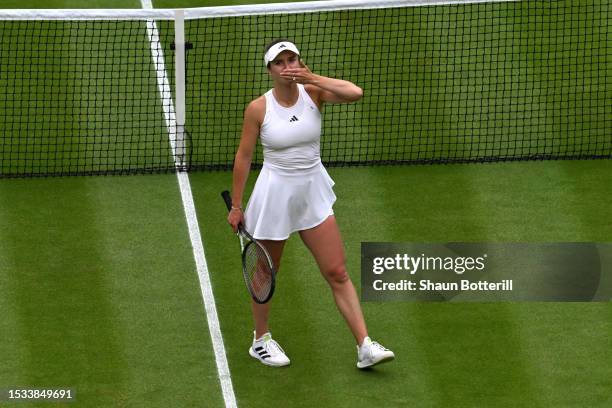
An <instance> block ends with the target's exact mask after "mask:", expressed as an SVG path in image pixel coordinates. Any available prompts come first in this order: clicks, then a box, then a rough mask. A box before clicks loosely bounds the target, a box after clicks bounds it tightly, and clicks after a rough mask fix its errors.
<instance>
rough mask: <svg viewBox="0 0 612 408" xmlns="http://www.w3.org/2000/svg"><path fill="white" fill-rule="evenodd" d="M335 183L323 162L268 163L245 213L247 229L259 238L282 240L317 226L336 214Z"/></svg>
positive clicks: (257, 182) (258, 179)
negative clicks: (283, 165) (293, 166)
mask: <svg viewBox="0 0 612 408" xmlns="http://www.w3.org/2000/svg"><path fill="white" fill-rule="evenodd" d="M333 186H334V181H333V180H332V178H331V177H330V176H329V174H328V173H327V170H325V167H323V164H321V163H318V165H316V166H314V167H312V168H310V169H299V170H298V169H295V170H284V169H279V168H277V167H273V166H270V165H266V163H264V165H263V168H262V169H261V172H260V173H259V177H257V181H256V182H255V187H254V188H253V192H252V193H251V197H250V198H249V202H248V204H247V207H246V209H245V212H244V219H245V224H246V230H247V231H248V232H249V233H250V234H251V235H253V237H255V238H256V239H269V240H278V241H281V240H285V239H287V238H289V236H290V235H291V234H292V233H293V232H296V231H302V230H306V229H310V228H314V227H316V226H317V225H319V224H321V223H322V222H323V221H325V220H326V219H327V217H329V216H330V215H332V214H333V213H334V211H333V205H334V202H335V201H336V195H335V194H334V191H333V189H332V187H333Z"/></svg>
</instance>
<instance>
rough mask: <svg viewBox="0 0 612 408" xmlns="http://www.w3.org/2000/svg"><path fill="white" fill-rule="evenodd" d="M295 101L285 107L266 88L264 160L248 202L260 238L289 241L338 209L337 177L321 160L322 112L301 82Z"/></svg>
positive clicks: (249, 221)
mask: <svg viewBox="0 0 612 408" xmlns="http://www.w3.org/2000/svg"><path fill="white" fill-rule="evenodd" d="M297 86H298V89H299V97H298V100H297V102H296V103H295V105H293V106H292V107H290V108H285V107H284V106H282V105H280V104H279V103H278V102H277V100H276V98H275V97H274V95H273V93H272V90H270V91H268V92H266V93H265V95H264V96H265V99H266V115H265V117H264V121H263V123H262V125H261V131H260V135H259V137H260V139H261V144H262V145H263V155H264V163H263V168H262V169H261V172H260V173H259V177H258V178H257V181H256V183H255V187H254V189H253V192H252V193H251V197H250V198H249V202H248V204H247V207H246V210H245V213H244V218H245V224H246V229H247V231H248V232H249V233H250V234H251V235H253V236H254V237H255V238H257V239H270V240H284V239H287V238H288V237H289V235H291V233H293V232H295V231H301V230H305V229H309V228H313V227H316V226H317V225H319V224H321V223H322V222H323V221H325V220H326V219H327V217H329V216H330V215H331V214H333V209H332V207H333V205H334V202H335V201H336V195H335V194H334V191H333V190H332V187H333V186H334V181H333V180H332V179H331V177H330V176H329V174H327V171H326V170H325V167H323V164H322V163H321V154H320V139H321V113H320V112H319V109H318V107H317V105H316V104H315V103H314V102H313V101H312V99H311V98H310V96H309V95H308V92H306V90H305V89H304V86H303V85H301V84H298V85H297Z"/></svg>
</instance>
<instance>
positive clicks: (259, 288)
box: [241, 231, 276, 304]
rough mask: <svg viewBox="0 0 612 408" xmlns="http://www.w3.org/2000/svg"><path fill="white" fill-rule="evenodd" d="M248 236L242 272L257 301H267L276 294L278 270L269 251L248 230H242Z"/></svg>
mask: <svg viewBox="0 0 612 408" xmlns="http://www.w3.org/2000/svg"><path fill="white" fill-rule="evenodd" d="M241 233H243V234H244V235H243V236H244V237H245V238H246V241H247V243H246V245H245V246H244V249H243V250H242V273H243V275H244V282H245V284H246V286H247V289H248V290H249V293H250V294H251V297H252V298H253V300H254V301H255V303H259V304H263V303H267V302H268V301H269V300H270V299H271V298H272V295H273V294H274V287H275V282H276V270H275V268H274V263H273V262H272V258H271V257H270V254H268V251H266V249H265V248H264V247H263V245H261V244H260V243H259V242H257V240H254V239H253V237H251V236H250V235H249V234H248V233H247V232H246V231H241Z"/></svg>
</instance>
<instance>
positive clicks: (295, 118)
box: [289, 115, 299, 122]
mask: <svg viewBox="0 0 612 408" xmlns="http://www.w3.org/2000/svg"><path fill="white" fill-rule="evenodd" d="M298 120H299V119H298V118H297V117H296V116H295V115H293V116H292V117H291V119H289V122H297V121H298Z"/></svg>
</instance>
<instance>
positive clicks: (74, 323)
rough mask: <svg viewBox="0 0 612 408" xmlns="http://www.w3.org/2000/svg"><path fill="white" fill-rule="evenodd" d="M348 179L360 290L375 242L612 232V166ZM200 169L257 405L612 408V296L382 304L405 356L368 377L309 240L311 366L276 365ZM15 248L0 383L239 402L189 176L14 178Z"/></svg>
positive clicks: (303, 306) (394, 342)
mask: <svg viewBox="0 0 612 408" xmlns="http://www.w3.org/2000/svg"><path fill="white" fill-rule="evenodd" d="M217 4H219V3H217ZM154 5H155V6H156V7H177V6H186V7H187V6H202V5H205V4H204V2H170V1H164V2H154ZM8 6H9V7H10V6H14V7H17V6H19V7H23V8H26V7H134V8H138V7H140V4H139V2H129V4H128V2H118V1H114V2H111V1H108V2H103V1H98V2H96V3H95V4H94V3H93V2H87V3H85V2H79V1H76V0H75V1H70V2H45V3H44V6H43V4H42V2H39V1H36V2H35V1H27V2H26V1H23V2H18V3H15V4H11V3H9V4H8ZM143 32H144V30H143ZM608 69H609V68H608ZM607 86H608V87H609V86H610V85H609V84H608V85H607ZM606 92H608V93H607V94H606V95H609V90H608V88H606ZM155 111H157V112H158V113H159V114H160V115H161V111H159V110H157V109H153V110H151V112H149V113H150V114H156V113H154V112H155ZM151 120H152V121H159V122H161V121H162V118H158V117H155V118H151ZM33 121H34V122H35V118H33ZM604 136H605V135H604ZM608 136H609V134H608ZM608 143H610V141H608ZM329 172H330V175H331V176H332V177H333V178H334V180H335V181H336V187H335V190H336V194H337V195H338V202H337V204H336V206H335V213H336V215H337V218H338V220H339V224H340V227H341V230H342V233H343V237H344V240H345V245H346V250H347V256H348V266H349V271H350V273H351V277H352V279H353V282H354V283H355V284H356V285H358V284H359V248H360V243H361V242H364V241H391V242H393V241H397V242H402V241H414V242H447V241H466V242H472V241H474V242H476V241H480V242H486V241H491V242H549V241H550V242H555V241H594V242H609V241H611V240H612V207H611V206H610V196H611V195H612V161H610V160H593V161H541V162H540V161H537V162H516V163H498V164H470V165H443V166H442V165H439V166H402V167H381V166H372V167H358V168H332V169H330V170H329ZM190 179H191V186H192V190H193V195H194V198H195V205H196V210H197V215H198V220H199V223H200V229H201V233H202V239H203V241H204V248H205V252H206V259H207V261H208V267H209V272H210V276H211V280H212V285H213V290H214V296H215V301H216V305H217V309H218V313H219V320H220V324H221V330H222V334H223V340H224V342H225V347H226V351H227V357H228V361H229V368H230V373H231V377H232V381H233V386H234V391H235V393H236V399H237V404H238V406H240V407H276V406H279V407H281V406H288V407H312V406H320V407H371V406H382V407H408V406H409V407H448V406H453V407H488V406H501V407H517V406H520V407H585V406H588V407H607V406H610V405H611V404H612V399H611V396H610V390H611V389H612V368H611V364H610V357H609V351H610V349H612V308H611V307H610V304H609V303H475V304H472V303H458V304H454V303H397V302H396V303H365V304H364V305H363V308H364V313H365V315H366V320H367V322H368V325H369V328H370V332H371V333H372V335H373V337H376V339H379V340H380V341H381V342H382V343H383V344H385V345H387V346H389V347H390V348H392V349H393V350H394V352H395V353H396V356H397V359H396V361H394V362H393V363H391V364H388V365H385V366H382V367H380V368H376V369H373V370H371V371H365V372H362V371H359V370H357V369H356V368H355V366H354V365H355V360H356V353H355V349H354V345H353V340H352V338H351V336H350V333H349V331H348V329H347V328H346V327H345V324H344V322H343V321H342V320H341V317H340V315H339V314H338V313H337V311H336V309H335V305H334V303H333V299H332V297H331V295H330V293H329V290H328V288H327V285H326V283H325V282H324V280H323V279H322V278H321V277H320V276H319V272H318V271H317V269H316V265H315V263H314V260H313V259H312V258H311V257H310V255H309V253H308V251H307V250H306V249H305V248H304V247H303V245H302V244H301V242H300V241H299V239H297V238H296V237H294V238H292V239H291V240H290V241H289V242H288V244H287V247H286V253H285V256H284V262H283V267H282V270H281V273H280V275H279V281H278V289H277V292H276V294H275V297H274V303H273V308H274V312H273V314H272V320H271V325H272V329H273V333H274V335H275V337H276V338H278V340H279V342H280V343H281V344H282V345H283V347H284V348H285V350H286V351H287V353H288V354H289V356H290V357H291V359H292V364H291V366H290V367H289V368H286V369H278V370H275V369H270V368H267V367H264V366H262V365H260V364H258V363H257V362H256V361H254V360H253V359H251V358H250V357H249V356H248V353H247V348H248V346H249V342H250V339H251V337H250V336H251V327H252V325H251V317H250V308H249V303H248V295H247V294H246V291H245V289H244V285H243V283H242V276H241V273H240V265H239V258H238V256H237V252H238V243H237V241H236V239H235V237H234V236H232V234H231V233H230V230H229V227H228V226H227V225H226V221H225V214H226V210H225V207H224V204H223V203H222V201H221V199H220V196H219V192H220V191H221V190H223V189H226V188H228V187H229V186H230V183H231V174H230V173H229V172H209V173H206V172H196V173H192V174H191V175H190ZM254 179H255V174H252V177H251V179H250V184H249V186H252V184H253V182H254ZM0 242H2V245H0V311H1V312H2V316H3V318H2V319H0V388H8V387H21V388H25V387H71V388H74V389H75V390H76V393H77V402H76V403H74V404H72V405H70V404H67V406H79V407H81V406H83V407H218V406H223V398H222V395H221V390H220V386H219V379H218V374H217V369H216V366H215V360H214V355H213V353H212V348H211V339H210V334H209V332H208V326H207V322H206V314H205V312H204V308H203V301H202V294H201V291H200V284H199V281H198V276H197V273H196V271H195V263H194V260H193V253H192V248H191V243H190V240H189V235H188V232H187V226H186V223H185V214H184V212H183V208H182V203H181V196H180V193H179V187H178V185H177V181H176V176H175V175H171V174H168V175H143V176H131V177H127V176H126V177H66V178H45V179H10V180H7V179H2V180H0ZM0 405H2V406H5V405H7V406H15V407H26V406H45V407H46V406H64V405H63V404H58V403H39V404H28V403H15V404H9V403H5V402H0Z"/></svg>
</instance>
